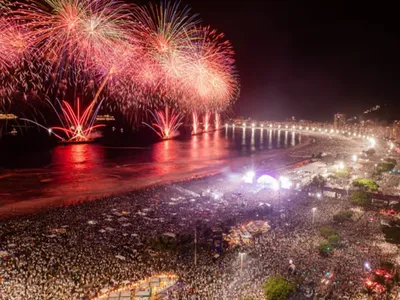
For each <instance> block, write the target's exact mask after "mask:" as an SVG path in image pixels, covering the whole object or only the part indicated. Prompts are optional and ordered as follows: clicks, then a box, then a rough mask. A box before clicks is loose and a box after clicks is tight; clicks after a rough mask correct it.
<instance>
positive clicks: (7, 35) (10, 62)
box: [0, 12, 29, 72]
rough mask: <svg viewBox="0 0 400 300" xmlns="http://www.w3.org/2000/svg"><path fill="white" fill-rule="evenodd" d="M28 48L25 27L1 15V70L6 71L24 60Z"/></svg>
mask: <svg viewBox="0 0 400 300" xmlns="http://www.w3.org/2000/svg"><path fill="white" fill-rule="evenodd" d="M0 13H1V12H0ZM28 48H29V44H28V40H27V37H26V33H25V31H24V30H23V27H21V26H19V25H18V24H15V23H13V22H12V21H10V20H9V19H7V18H5V17H0V71H1V72H4V71H5V70H6V69H7V68H12V67H13V66H15V65H16V64H18V63H19V62H20V61H22V60H23V58H24V55H25V53H26V51H27V49H28Z"/></svg>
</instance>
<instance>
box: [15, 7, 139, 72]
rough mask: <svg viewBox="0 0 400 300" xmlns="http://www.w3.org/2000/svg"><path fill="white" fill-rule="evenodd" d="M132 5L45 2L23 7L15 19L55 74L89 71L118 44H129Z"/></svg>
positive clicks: (16, 13)
mask: <svg viewBox="0 0 400 300" xmlns="http://www.w3.org/2000/svg"><path fill="white" fill-rule="evenodd" d="M129 7H130V6H129V5H127V4H124V3H122V2H119V1H105V0H104V1H103V0H85V1H83V0H68V1H67V0H42V1H32V2H30V4H24V5H22V8H21V9H19V10H17V11H16V12H15V16H16V18H18V19H19V20H20V21H22V22H23V23H24V24H26V26H27V27H28V29H29V32H30V39H31V40H32V42H33V43H34V45H35V47H36V49H37V51H36V55H37V56H38V58H45V59H46V60H48V61H50V62H51V64H52V65H53V69H54V70H55V71H56V72H59V73H60V72H62V73H63V72H66V71H67V68H69V67H71V66H72V67H74V68H75V71H76V70H79V71H83V72H87V71H88V70H90V69H91V68H92V67H93V66H95V65H96V63H97V62H98V61H99V60H100V59H101V58H104V57H105V56H106V55H107V54H109V53H111V52H112V50H113V49H114V47H115V46H116V44H119V43H121V42H125V41H129V40H130V38H131V28H132V27H131V24H133V22H132V20H131V17H130V10H129Z"/></svg>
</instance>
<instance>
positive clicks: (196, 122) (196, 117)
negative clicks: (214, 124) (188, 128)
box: [192, 111, 200, 134]
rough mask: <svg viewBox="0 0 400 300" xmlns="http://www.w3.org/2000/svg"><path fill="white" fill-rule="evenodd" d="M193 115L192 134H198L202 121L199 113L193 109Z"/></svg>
mask: <svg viewBox="0 0 400 300" xmlns="http://www.w3.org/2000/svg"><path fill="white" fill-rule="evenodd" d="M192 117H193V125H192V126H193V130H192V134H198V133H199V130H200V122H199V115H198V114H197V111H193V113H192Z"/></svg>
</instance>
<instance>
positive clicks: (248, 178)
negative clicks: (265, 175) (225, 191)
mask: <svg viewBox="0 0 400 300" xmlns="http://www.w3.org/2000/svg"><path fill="white" fill-rule="evenodd" d="M255 175H256V173H255V172H254V171H247V172H246V174H244V176H243V181H244V182H246V183H253V180H254V176H255Z"/></svg>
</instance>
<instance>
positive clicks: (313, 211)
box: [311, 207, 317, 224]
mask: <svg viewBox="0 0 400 300" xmlns="http://www.w3.org/2000/svg"><path fill="white" fill-rule="evenodd" d="M311 210H312V223H313V224H314V220H315V212H316V210H317V208H316V207H313V208H312V209H311Z"/></svg>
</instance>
